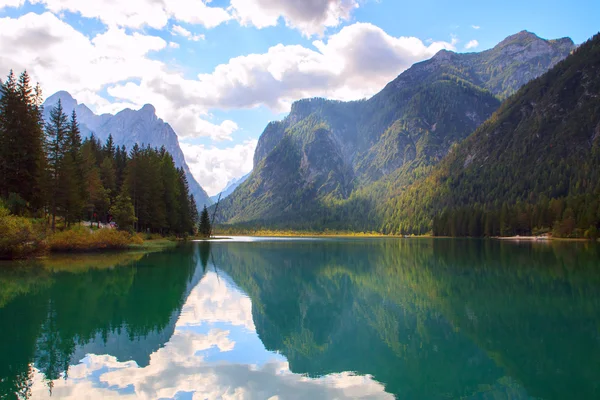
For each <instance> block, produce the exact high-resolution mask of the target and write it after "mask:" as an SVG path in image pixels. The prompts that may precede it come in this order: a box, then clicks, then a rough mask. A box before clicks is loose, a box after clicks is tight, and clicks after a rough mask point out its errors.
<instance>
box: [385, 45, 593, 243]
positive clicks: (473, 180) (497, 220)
mask: <svg viewBox="0 0 600 400" xmlns="http://www.w3.org/2000/svg"><path fill="white" fill-rule="evenodd" d="M599 199H600V34H598V35H596V36H595V37H594V38H592V39H591V40H590V41H588V42H586V43H584V44H582V45H581V46H580V47H579V48H578V49H577V50H575V52H574V53H573V54H572V55H571V56H569V57H568V58H567V59H566V60H564V61H562V62H561V63H559V64H558V65H556V66H555V67H554V68H552V69H551V70H550V71H549V72H548V73H547V74H545V75H543V76H542V77H540V78H538V79H536V80H534V81H532V82H530V83H529V84H527V85H525V86H524V87H523V88H521V89H520V90H519V91H518V92H517V93H516V94H515V95H514V96H512V97H510V98H509V99H508V100H506V101H505V102H504V103H503V104H502V106H501V107H500V109H499V110H498V111H497V112H496V113H495V114H494V115H493V116H492V117H491V118H490V119H489V120H488V121H487V122H486V123H485V124H483V125H482V126H481V127H480V128H479V129H478V130H477V131H476V132H475V133H473V135H471V136H470V137H469V138H468V139H466V140H465V141H464V142H463V143H461V144H460V145H459V146H457V147H456V148H455V149H454V150H453V151H452V153H451V154H450V155H448V157H447V158H446V159H445V160H443V162H441V163H440V164H439V166H438V167H436V168H435V169H434V170H433V172H432V174H431V175H430V176H429V177H428V178H427V179H424V180H422V181H419V182H417V183H416V184H414V185H413V186H411V187H409V188H408V190H407V191H405V192H403V193H401V194H399V195H398V196H394V197H393V198H391V199H390V200H388V202H387V205H386V207H385V215H384V220H385V221H386V224H387V226H386V227H385V230H386V231H389V232H399V231H401V232H404V233H413V232H414V233H423V232H426V231H430V230H433V232H434V233H436V234H440V235H441V234H447V235H452V236H480V235H490V236H492V235H500V234H501V235H512V234H530V233H531V232H532V231H534V230H536V229H537V230H538V231H542V230H544V229H545V230H546V231H548V230H550V229H551V230H552V231H553V233H554V234H555V235H556V234H558V235H561V236H578V237H581V236H583V233H584V232H585V231H586V230H589V231H590V232H591V231H597V228H599V227H600V200H599ZM592 236H593V235H592Z"/></svg>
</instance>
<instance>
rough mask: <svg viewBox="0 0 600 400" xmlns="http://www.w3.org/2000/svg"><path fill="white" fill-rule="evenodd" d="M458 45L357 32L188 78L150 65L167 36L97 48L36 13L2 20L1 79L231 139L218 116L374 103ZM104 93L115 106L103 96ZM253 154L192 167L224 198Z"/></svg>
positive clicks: (101, 38) (230, 128)
mask: <svg viewBox="0 0 600 400" xmlns="http://www.w3.org/2000/svg"><path fill="white" fill-rule="evenodd" d="M49 1H50V0H49ZM56 1H58V0H56ZM65 1H66V0H65ZM69 4H70V3H69ZM182 32H183V31H181V30H180V33H182ZM455 44H456V41H455V40H453V41H452V42H450V43H448V42H431V43H428V44H425V43H423V42H422V41H421V40H420V39H417V38H414V37H393V36H390V35H388V34H387V33H386V32H384V31H383V30H382V29H380V28H378V27H377V26H374V25H371V24H366V23H357V24H353V25H350V26H347V27H345V28H343V29H342V30H341V31H340V32H338V33H336V34H334V35H331V36H329V37H328V38H327V39H326V40H318V41H315V42H314V48H306V47H303V46H299V45H288V46H284V45H276V46H273V47H271V48H270V49H269V50H268V51H267V52H266V53H263V54H250V55H245V56H240V57H236V58H233V59H231V60H229V62H227V63H225V64H221V65H219V66H217V67H216V68H215V69H214V71H213V72H212V73H209V74H201V75H199V76H198V78H197V79H188V78H186V77H184V76H183V74H182V73H180V72H178V71H174V70H172V69H171V68H169V66H167V65H166V64H165V63H164V62H162V61H158V60H152V59H151V58H150V56H151V55H152V54H151V53H152V52H155V51H160V50H163V49H165V48H168V47H169V46H171V47H172V46H173V45H169V44H168V43H167V42H166V41H165V40H163V39H162V38H160V37H156V36H151V35H145V34H142V33H137V32H136V33H133V34H130V33H127V31H126V30H125V29H122V28H118V27H114V26H113V27H109V28H108V29H107V30H106V32H104V33H101V34H99V35H97V36H95V37H93V38H91V39H90V38H88V37H86V36H85V35H83V34H81V33H80V32H78V31H77V30H75V29H74V28H73V27H71V26H70V25H68V24H67V23H65V22H64V21H61V20H60V19H59V18H57V17H56V16H54V15H53V14H51V13H44V14H41V15H37V14H33V13H30V14H27V15H24V16H22V17H19V18H2V19H0V54H2V55H3V57H0V71H5V73H6V72H8V70H9V69H11V68H13V69H14V70H16V71H20V70H23V69H28V71H29V72H30V73H31V75H32V78H33V80H34V81H35V80H39V81H40V83H41V84H42V87H43V88H44V90H45V92H46V93H47V94H51V93H54V92H55V91H58V90H67V91H69V92H71V93H72V94H73V95H74V96H75V97H76V98H77V99H79V101H82V102H84V103H86V104H88V106H90V107H91V108H92V109H94V110H95V111H96V112H110V113H115V112H118V111H120V110H121V109H123V108H126V107H128V108H132V109H137V108H140V107H141V106H142V105H144V104H146V103H151V104H153V105H154V106H155V108H156V110H157V114H158V116H159V117H160V118H162V119H164V120H165V121H167V122H169V123H170V124H171V125H172V126H173V127H174V129H175V131H176V132H177V133H178V135H179V136H180V137H181V138H183V139H185V138H192V137H201V136H202V137H210V138H212V139H214V140H231V136H232V134H233V133H234V132H236V131H237V130H238V126H237V124H236V123H235V122H233V121H224V122H222V123H220V124H213V123H211V122H210V121H208V120H207V119H208V117H209V115H210V114H209V111H210V110H211V109H235V108H251V107H256V106H259V105H266V106H268V107H270V108H271V109H273V110H275V111H278V112H281V111H286V110H288V109H289V106H290V104H291V103H292V102H293V101H295V100H298V99H300V98H304V97H313V96H324V97H329V98H334V99H341V100H351V99H359V98H363V97H368V96H371V95H373V94H375V93H376V92H377V91H379V90H380V89H381V88H382V87H383V86H384V85H385V84H386V83H387V82H389V81H390V80H392V79H393V78H395V77H396V76H397V75H398V74H399V73H401V72H402V71H404V70H405V69H406V68H408V67H409V66H410V65H412V64H413V63H415V62H417V61H421V60H423V59H426V58H429V57H431V56H432V55H434V54H435V53H436V52H437V51H439V50H441V49H443V48H445V49H454V46H455ZM104 89H106V91H107V93H108V94H109V95H110V96H112V97H114V99H113V100H111V101H109V100H107V99H106V98H104V97H102V96H100V95H99V94H98V93H99V92H100V91H101V90H104ZM254 146H255V143H252V144H249V143H244V144H243V145H239V146H238V147H236V148H234V152H235V151H238V152H244V153H243V158H239V157H238V158H235V159H228V161H227V163H225V164H221V163H219V162H218V160H219V159H227V158H226V154H225V153H223V152H222V151H220V150H218V149H213V148H197V150H198V151H199V152H201V153H202V154H205V155H208V156H207V159H208V160H210V163H208V164H207V163H205V162H204V161H203V162H200V163H198V164H197V166H196V167H195V168H192V170H193V171H195V174H194V175H195V176H196V177H202V178H204V177H207V176H211V175H212V174H215V177H214V181H211V182H207V181H203V182H201V183H202V184H203V185H204V186H205V187H207V189H209V191H212V192H215V191H218V190H220V189H221V188H222V187H223V186H224V185H225V184H226V182H227V181H229V180H230V179H231V178H237V177H240V176H242V175H244V174H245V173H246V172H248V171H249V170H250V168H251V159H252V152H253V149H254ZM250 147H252V149H251V150H249V148H250ZM211 154H215V155H216V156H212V155H211ZM188 155H189V152H188ZM215 157H216V158H215ZM236 157H237V156H236ZM240 159H243V160H244V162H243V163H241V164H243V165H244V167H243V168H242V167H240ZM220 165H227V166H226V167H225V166H222V167H221V166H220ZM205 172H208V173H205ZM204 179H206V178H204ZM200 180H201V181H202V179H200Z"/></svg>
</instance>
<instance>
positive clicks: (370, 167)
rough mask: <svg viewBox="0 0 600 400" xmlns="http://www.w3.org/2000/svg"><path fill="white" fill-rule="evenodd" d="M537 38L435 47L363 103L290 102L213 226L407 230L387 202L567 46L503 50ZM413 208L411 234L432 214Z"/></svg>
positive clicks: (423, 227)
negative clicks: (475, 49)
mask: <svg viewBox="0 0 600 400" xmlns="http://www.w3.org/2000/svg"><path fill="white" fill-rule="evenodd" d="M541 41H542V40H541V39H539V38H537V37H536V36H535V35H533V34H530V33H527V32H521V33H519V34H517V35H515V36H513V37H510V38H508V39H507V40H506V41H504V42H503V43H501V44H500V45H498V46H497V48H494V49H492V50H490V51H486V52H482V53H478V54H454V53H452V52H447V51H442V52H440V53H439V54H438V55H436V56H435V57H434V58H433V59H431V60H428V61H425V62H423V63H419V64H415V65H414V66H413V67H411V68H410V69H409V70H407V71H405V72H404V73H402V74H401V75H400V76H399V77H398V78H396V79H395V80H394V81H392V82H391V83H389V84H388V85H387V86H386V87H385V88H384V89H383V90H382V91H381V92H379V93H378V94H376V95H375V96H373V97H372V98H371V99H369V100H365V101H354V102H340V101H328V100H325V99H320V98H313V99H305V100H301V101H298V102H296V103H294V104H293V106H292V110H291V112H290V114H289V116H288V117H287V118H285V119H284V120H283V121H280V122H273V123H270V124H269V125H268V126H267V127H266V129H265V131H264V132H263V134H262V136H261V138H260V140H259V143H258V147H257V149H256V153H255V157H254V170H253V173H252V175H251V176H250V177H249V178H248V179H247V180H246V181H245V182H244V183H243V184H242V185H240V187H238V189H237V190H236V191H235V192H234V193H233V194H232V195H230V196H228V197H227V198H226V199H225V200H224V201H223V204H222V208H221V209H220V212H219V216H218V222H219V223H226V224H236V225H239V224H244V225H248V226H255V227H258V228H265V229H295V230H298V229H302V230H311V231H314V230H323V229H333V230H347V229H352V230H357V231H372V230H380V231H386V232H400V231H403V230H405V229H404V228H399V222H398V218H396V216H395V214H396V213H398V211H397V207H396V205H395V204H388V203H387V202H386V200H387V199H389V198H390V197H393V198H395V197H397V196H398V195H399V194H400V193H402V192H403V191H404V190H405V189H406V188H407V187H408V186H410V185H411V184H413V183H414V182H416V181H418V180H421V179H423V178H424V177H425V176H427V175H428V174H429V173H430V172H431V171H432V169H433V167H434V166H435V165H437V164H438V163H439V162H440V161H441V160H442V159H443V158H444V157H445V156H446V155H447V154H448V153H449V152H451V151H453V150H452V149H454V148H455V146H456V145H457V144H458V143H460V142H461V141H463V140H464V139H465V138H466V137H467V136H468V135H470V134H471V133H472V132H473V131H474V130H475V129H477V127H479V126H480V125H481V124H482V123H483V122H484V121H485V120H487V119H488V118H489V117H490V116H491V115H492V113H493V112H494V111H496V110H497V109H498V107H499V106H500V100H499V97H504V96H505V95H507V94H510V93H513V92H514V91H516V90H517V89H518V88H519V87H520V86H521V85H522V84H524V83H526V82H527V81H528V80H529V79H531V78H532V77H536V76H539V75H541V74H542V73H543V72H545V71H547V69H548V68H550V66H552V65H553V64H554V63H556V62H557V61H559V60H560V59H562V58H563V57H565V56H566V55H567V54H568V53H569V51H570V49H571V48H572V47H573V43H572V42H570V41H568V40H563V41H557V42H548V41H546V42H544V46H545V48H547V49H548V51H547V52H544V55H543V56H539V57H538V56H536V57H532V58H528V57H521V56H520V53H519V52H520V50H519V52H517V53H518V54H517V53H514V52H510V53H507V52H506V51H505V47H506V46H509V45H512V46H516V47H519V48H523V50H522V51H523V52H524V53H526V54H527V53H528V52H531V51H535V50H532V49H531V48H532V47H535V46H536V44H539V43H540V42H541ZM413 211H414V212H413V213H412V214H411V215H410V216H409V217H410V218H411V219H415V221H403V222H402V223H403V224H404V223H409V224H410V230H411V231H415V232H417V231H418V232H420V233H425V232H428V231H430V230H431V215H429V214H427V213H425V214H427V217H426V216H425V215H424V214H423V211H421V210H417V211H415V210H413ZM390 214H391V215H390ZM427 218H429V220H427ZM413 222H414V223H413ZM413 228H414V229H413ZM482 229H483V228H482V227H479V221H473V222H472V223H471V230H472V231H473V232H479V231H481V230H482ZM407 230H408V229H407Z"/></svg>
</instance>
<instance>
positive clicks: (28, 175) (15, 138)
mask: <svg viewBox="0 0 600 400" xmlns="http://www.w3.org/2000/svg"><path fill="white" fill-rule="evenodd" d="M41 96H42V93H41V89H40V88H39V86H36V87H35V88H32V87H31V85H30V81H29V75H28V74H27V72H26V71H25V72H23V73H22V74H21V75H20V77H19V78H18V79H17V78H16V77H15V75H14V74H13V72H12V71H11V72H10V74H9V75H8V78H7V80H6V82H4V83H2V82H0V197H2V198H5V199H6V198H8V196H9V195H10V193H14V194H15V195H17V196H18V197H19V198H20V199H22V200H23V201H24V202H25V206H24V207H23V206H20V207H19V209H18V210H16V211H17V212H18V213H19V214H26V213H31V212H35V211H37V210H38V209H39V208H40V207H41V206H42V202H43V191H42V183H43V179H44V162H45V155H44V135H43V129H42V118H41V104H42V99H41Z"/></svg>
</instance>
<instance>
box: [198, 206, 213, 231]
mask: <svg viewBox="0 0 600 400" xmlns="http://www.w3.org/2000/svg"><path fill="white" fill-rule="evenodd" d="M210 232H211V227H210V216H209V215H208V209H207V208H206V206H204V209H203V210H202V212H201V213H200V229H199V230H198V233H199V234H200V236H202V237H204V238H208V237H210Z"/></svg>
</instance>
